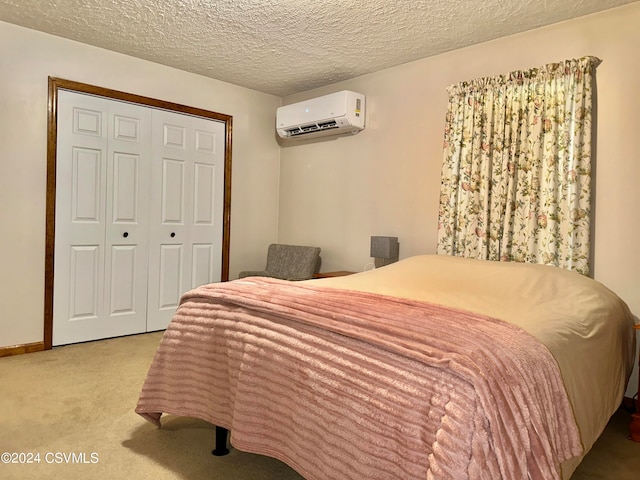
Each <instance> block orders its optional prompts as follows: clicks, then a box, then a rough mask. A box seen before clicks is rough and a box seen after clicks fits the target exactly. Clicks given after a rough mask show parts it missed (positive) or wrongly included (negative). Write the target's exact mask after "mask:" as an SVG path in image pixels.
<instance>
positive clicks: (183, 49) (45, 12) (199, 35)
mask: <svg viewBox="0 0 640 480" xmlns="http://www.w3.org/2000/svg"><path fill="white" fill-rule="evenodd" d="M634 1H636V0H350V1H349V0H0V20H3V21H6V22H9V23H14V24H17V25H21V26H24V27H28V28H32V29H35V30H41V31H43V32H47V33H51V34H53V35H58V36H61V37H65V38H69V39H72V40H77V41H79V42H82V43H86V44H90V45H95V46H97V47H102V48H105V49H108V50H113V51H116V52H121V53H125V54H128V55H132V56H134V57H139V58H143V59H146V60H150V61H153V62H157V63H161V64H164V65H169V66H172V67H175V68H179V69H182V70H186V71H189V72H194V73H198V74H201V75H205V76H207V77H211V78H215V79H218V80H222V81H225V82H230V83H233V84H236V85H241V86H244V87H248V88H252V89H255V90H258V91H261V92H266V93H270V94H273V95H277V96H286V95H290V94H293V93H298V92H301V91H305V90H309V89H312V88H316V87H320V86H323V85H327V84H331V83H335V82H338V81H341V80H346V79H348V78H352V77H356V76H359V75H363V74H366V73H371V72H375V71H377V70H382V69H385V68H389V67H392V66H395V65H400V64H402V63H406V62H410V61H413V60H417V59H420V58H424V57H429V56H432V55H437V54H439V53H443V52H447V51H450V50H455V49H457V48H461V47H465V46H468V45H472V44H476V43H480V42H485V41H488V40H492V39H495V38H499V37H503V36H506V35H511V34H515V33H519V32H523V31H526V30H531V29H533V28H537V27H541V26H544V25H549V24H552V23H556V22H560V21H563V20H568V19H571V18H576V17H579V16H583V15H587V14H590V13H594V12H598V11H601V10H606V9H608V8H612V7H616V6H620V5H624V4H627V3H633V2H634ZM17 48H19V46H17Z"/></svg>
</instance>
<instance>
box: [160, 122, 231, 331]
mask: <svg viewBox="0 0 640 480" xmlns="http://www.w3.org/2000/svg"><path fill="white" fill-rule="evenodd" d="M224 149H225V124H224V122H218V121H214V120H207V119H203V118H200V117H192V116H188V115H181V114H177V113H172V112H167V111H162V110H154V111H153V164H152V172H151V195H150V197H151V210H150V221H151V226H150V231H151V235H150V239H151V240H150V245H149V251H150V261H149V303H148V307H147V330H148V331H153V330H161V329H164V328H166V327H167V325H168V323H169V321H170V320H171V318H172V317H173V314H174V313H175V311H176V308H177V306H178V304H179V301H180V297H181V296H182V294H183V293H184V292H186V291H188V290H190V289H192V288H194V287H196V286H198V285H202V284H205V283H211V282H219V281H220V280H221V271H222V224H223V211H224V156H225V155H224V154H225V151H224Z"/></svg>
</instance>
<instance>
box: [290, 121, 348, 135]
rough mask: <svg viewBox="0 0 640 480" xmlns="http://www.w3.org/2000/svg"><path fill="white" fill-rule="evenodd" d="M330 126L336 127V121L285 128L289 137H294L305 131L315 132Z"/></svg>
mask: <svg viewBox="0 0 640 480" xmlns="http://www.w3.org/2000/svg"><path fill="white" fill-rule="evenodd" d="M330 128H338V123H337V122H336V121H335V120H329V121H327V122H317V123H309V124H307V125H300V126H299V127H296V128H290V129H287V133H288V134H289V136H290V137H295V136H296V135H303V134H305V133H311V132H317V131H320V130H328V129H330Z"/></svg>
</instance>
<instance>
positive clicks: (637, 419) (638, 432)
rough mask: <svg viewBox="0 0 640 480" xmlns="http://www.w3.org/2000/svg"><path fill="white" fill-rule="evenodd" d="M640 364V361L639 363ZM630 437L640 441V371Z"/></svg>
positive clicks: (637, 326)
mask: <svg viewBox="0 0 640 480" xmlns="http://www.w3.org/2000/svg"><path fill="white" fill-rule="evenodd" d="M633 328H635V329H636V330H640V324H638V325H634V326H633ZM638 365H640V361H639V363H638ZM629 438H630V439H631V440H633V441H634V442H640V373H639V374H638V396H637V397H636V411H635V412H634V413H632V414H631V423H630V424H629Z"/></svg>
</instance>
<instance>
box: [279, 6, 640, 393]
mask: <svg viewBox="0 0 640 480" xmlns="http://www.w3.org/2000/svg"><path fill="white" fill-rule="evenodd" d="M638 25H640V3H634V4H631V5H629V6H626V7H621V8H618V9H614V10H609V11H606V12H604V13H599V14H595V15H591V16H588V17H583V18H581V19H577V20H574V21H570V22H565V23H561V24H557V25H554V26H551V27H547V28H541V29H538V30H534V31H531V32H527V33H524V34H520V35H516V36H512V37H508V38H503V39H500V40H497V41H492V42H489V43H485V44H482V45H477V46H474V47H471V48H466V49H461V50H457V51H454V52H451V53H447V54H443V55H440V56H437V57H433V58H427V59H423V60H420V61H417V62H413V63H410V64H405V65H402V66H400V67H397V68H393V69H389V70H385V71H381V72H378V73H374V74H370V75H366V76H363V77H360V78H356V79H354V80H351V81H347V82H342V83H340V84H335V85H331V86H330V87H326V88H322V89H317V90H314V91H310V92H305V93H304V94H300V95H296V96H292V97H288V98H285V99H284V102H283V103H292V102H294V101H299V100H302V99H305V98H309V97H314V96H317V95H321V94H325V93H330V92H333V91H337V90H342V89H351V90H355V91H357V92H360V93H364V94H366V95H367V128H366V129H365V130H364V131H363V132H361V133H359V134H357V135H356V136H353V137H349V138H337V139H335V138H334V139H333V140H330V141H325V142H318V143H309V144H306V145H295V146H284V147H283V150H282V158H281V180H280V211H279V226H278V231H279V240H280V241H283V242H284V241H286V242H292V243H309V244H315V245H318V246H320V247H321V248H322V250H323V255H322V256H323V262H324V266H323V269H324V270H342V269H349V270H362V269H363V268H364V266H365V265H366V264H367V263H368V262H370V261H371V259H370V258H369V237H370V236H371V235H394V236H395V235H397V236H398V237H399V240H400V255H401V257H407V256H410V255H415V254H421V253H433V252H434V251H435V244H436V228H437V204H438V189H439V175H440V164H441V160H442V153H441V152H442V136H443V135H442V131H443V126H444V116H445V111H446V106H447V93H446V87H447V86H448V85H450V84H453V83H457V82H460V81H462V80H469V79H473V78H476V77H482V76H489V75H496V74H501V73H507V72H509V71H512V70H517V69H522V68H529V67H535V66H539V65H543V64H546V63H550V62H554V61H560V60H564V59H568V58H575V57H581V56H585V55H593V56H596V57H599V58H600V59H602V63H601V64H600V66H599V67H598V69H597V103H598V112H597V150H596V156H597V157H596V162H597V165H596V178H595V189H596V199H595V231H596V235H595V253H594V255H595V264H594V273H595V278H596V279H597V280H599V281H601V282H603V283H604V284H605V285H607V286H608V287H609V288H611V289H612V290H614V291H615V292H617V293H618V294H619V295H620V296H621V297H622V298H623V299H624V300H625V301H626V302H627V303H628V304H629V306H630V307H631V309H632V311H633V312H634V314H635V315H636V316H637V315H639V314H640V249H639V248H638V239H639V238H640V214H639V213H638V208H639V206H640V188H639V187H640V146H639V145H640V143H639V142H640V114H639V112H640V80H639V79H640V47H639V46H640V29H639V28H638ZM635 379H637V373H636V374H634V381H633V384H634V385H635V384H636V381H635ZM632 388H633V387H632ZM629 393H633V391H631V390H630V391H629Z"/></svg>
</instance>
